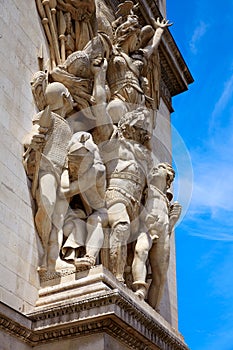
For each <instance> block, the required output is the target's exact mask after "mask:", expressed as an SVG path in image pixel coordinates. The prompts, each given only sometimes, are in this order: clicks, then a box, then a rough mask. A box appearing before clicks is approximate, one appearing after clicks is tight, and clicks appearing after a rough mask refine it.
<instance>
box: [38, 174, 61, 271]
mask: <svg viewBox="0 0 233 350" xmlns="http://www.w3.org/2000/svg"><path fill="white" fill-rule="evenodd" d="M56 192H57V181H56V179H55V177H54V176H53V175H52V174H44V175H42V176H41V177H40V179H39V193H38V196H39V198H38V210H37V213H36V216H35V224H36V228H37V231H38V234H39V236H40V239H41V242H42V245H43V248H44V256H43V259H42V264H41V269H44V270H46V269H47V254H48V242H49V237H50V233H51V230H52V214H53V211H54V207H55V203H56Z"/></svg>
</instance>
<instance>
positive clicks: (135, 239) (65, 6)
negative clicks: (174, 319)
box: [23, 0, 181, 309]
mask: <svg viewBox="0 0 233 350" xmlns="http://www.w3.org/2000/svg"><path fill="white" fill-rule="evenodd" d="M36 3H37V8H38V12H39V15H40V17H41V21H42V24H43V26H44V30H45V34H46V37H47V39H48V46H49V50H50V60H49V64H47V65H44V64H41V65H40V69H41V70H40V71H39V72H37V73H35V75H34V76H33V78H32V81H31V87H32V92H33V96H34V99H35V104H36V107H37V109H38V113H37V115H36V116H35V117H33V120H32V124H33V126H32V130H31V132H30V133H29V134H28V135H26V137H25V140H24V147H25V152H24V156H23V163H24V167H25V171H26V173H27V176H28V178H29V179H30V180H31V193H32V197H33V199H34V201H35V204H36V212H35V226H36V229H37V232H38V235H39V237H40V240H41V243H42V246H43V251H44V254H43V256H42V257H41V262H40V265H39V267H38V271H39V274H40V276H41V278H42V277H43V279H44V278H46V276H47V278H48V279H49V278H51V276H53V275H59V274H62V273H67V271H71V272H72V271H80V270H83V269H90V268H91V267H93V266H94V265H96V264H100V263H102V264H103V265H104V266H105V267H107V268H108V269H109V270H110V271H111V272H112V273H113V275H114V276H115V277H116V278H117V279H118V280H119V281H120V282H122V283H126V284H127V285H128V287H130V288H132V289H133V290H134V291H135V293H136V295H138V297H139V298H141V299H146V300H148V303H149V304H150V305H151V306H152V307H153V308H156V309H157V308H158V307H159V302H160V300H161V296H162V293H163V287H164V283H165V280H166V273H167V269H168V263H169V250H170V249H169V240H170V235H171V233H172V230H173V227H174V225H175V223H176V221H177V220H178V218H179V215H180V212H181V207H180V205H179V204H178V203H177V202H174V203H171V201H172V195H171V193H170V192H168V189H169V187H170V185H171V183H172V181H173V179H174V175H175V174H174V171H173V169H172V167H171V165H169V164H167V163H160V164H158V165H156V164H153V157H152V151H151V149H152V147H151V142H152V138H151V135H152V133H153V129H154V127H155V121H154V120H153V115H154V114H153V110H156V109H157V108H158V106H159V90H160V63H159V56H158V50H157V49H158V46H159V43H160V40H161V37H162V35H163V32H164V30H166V28H167V27H168V26H169V25H170V24H169V22H168V21H167V20H165V19H162V20H160V19H157V20H155V19H151V23H152V24H153V25H146V26H144V27H141V26H140V23H139V22H140V21H139V18H138V16H137V15H136V14H135V10H136V7H137V6H135V5H134V3H133V2H132V1H125V2H123V3H121V4H120V5H119V6H118V11H117V13H116V16H115V17H114V16H113V14H112V13H111V11H110V9H109V8H108V7H107V6H106V5H105V3H104V2H102V1H99V0H97V1H93V0H89V1H85V2H83V1H79V0H57V1H56V0H54V1H53V0H36ZM82 125H84V126H85V127H84V126H83V127H82ZM129 246H130V249H129ZM148 265H150V270H151V274H152V280H151V283H149V281H148V279H147V273H148V271H147V270H148Z"/></svg>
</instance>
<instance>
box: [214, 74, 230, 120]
mask: <svg viewBox="0 0 233 350" xmlns="http://www.w3.org/2000/svg"><path fill="white" fill-rule="evenodd" d="M232 96H233V74H232V75H231V77H230V78H229V79H228V80H227V81H226V82H225V84H224V88H223V91H222V93H221V96H220V97H219V99H218V101H217V102H216V104H215V106H214V109H213V112H212V121H211V125H210V126H212V124H213V120H214V119H215V117H216V116H217V115H219V114H220V113H222V112H223V111H224V109H225V108H226V106H227V105H228V103H229V102H230V101H232Z"/></svg>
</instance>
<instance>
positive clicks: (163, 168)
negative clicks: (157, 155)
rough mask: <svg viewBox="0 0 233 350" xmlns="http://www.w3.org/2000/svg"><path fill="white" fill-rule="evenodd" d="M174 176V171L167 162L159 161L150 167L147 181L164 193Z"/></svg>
mask: <svg viewBox="0 0 233 350" xmlns="http://www.w3.org/2000/svg"><path fill="white" fill-rule="evenodd" d="M174 178H175V171H174V170H173V168H172V166H171V165H170V164H169V163H159V164H158V165H156V166H154V167H153V168H152V169H151V171H150V173H149V177H148V181H149V183H150V184H152V185H154V186H156V187H158V188H159V189H160V190H161V191H162V192H164V193H165V192H166V191H167V190H168V189H169V188H170V186H171V184H172V182H173V180H174Z"/></svg>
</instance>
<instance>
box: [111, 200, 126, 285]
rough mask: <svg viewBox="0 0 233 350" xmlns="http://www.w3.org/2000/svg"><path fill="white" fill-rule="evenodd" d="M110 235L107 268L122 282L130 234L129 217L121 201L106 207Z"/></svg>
mask: <svg viewBox="0 0 233 350" xmlns="http://www.w3.org/2000/svg"><path fill="white" fill-rule="evenodd" d="M108 216H109V223H110V226H111V228H112V232H111V235H110V255H109V268H110V271H111V272H112V273H113V274H114V275H115V276H116V278H117V279H118V280H119V281H120V282H124V277H123V275H124V269H125V264H126V259H127V241H128V238H129V236H130V219H129V216H128V213H127V210H126V207H125V205H124V204H123V203H117V204H115V205H113V206H111V207H110V208H109V209H108Z"/></svg>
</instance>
